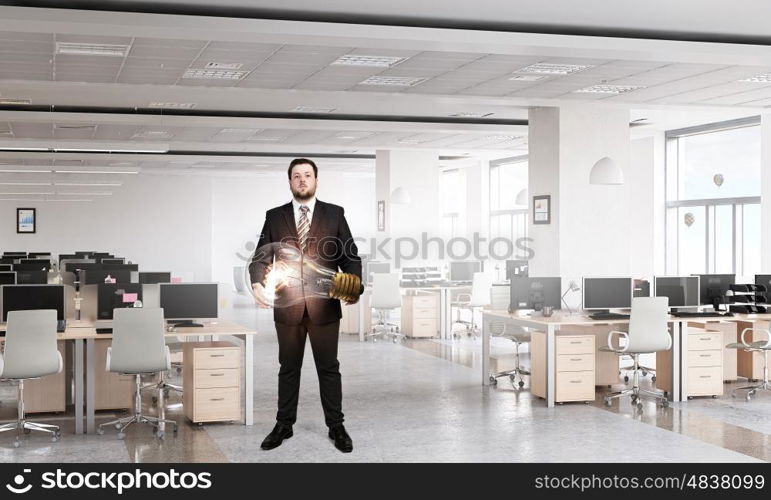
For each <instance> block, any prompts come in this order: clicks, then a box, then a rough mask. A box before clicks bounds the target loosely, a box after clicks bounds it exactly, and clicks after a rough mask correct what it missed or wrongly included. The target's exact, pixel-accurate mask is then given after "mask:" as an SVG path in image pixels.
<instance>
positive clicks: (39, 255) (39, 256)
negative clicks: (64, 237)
mask: <svg viewBox="0 0 771 500" xmlns="http://www.w3.org/2000/svg"><path fill="white" fill-rule="evenodd" d="M27 257H29V258H30V259H43V258H45V259H48V260H51V252H30V253H28V254H27Z"/></svg>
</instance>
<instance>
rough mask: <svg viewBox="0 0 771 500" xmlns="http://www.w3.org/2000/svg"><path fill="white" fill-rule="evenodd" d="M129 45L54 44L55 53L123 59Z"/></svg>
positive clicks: (129, 47)
mask: <svg viewBox="0 0 771 500" xmlns="http://www.w3.org/2000/svg"><path fill="white" fill-rule="evenodd" d="M130 49H131V46H130V45H112V44H107V43H70V42H56V53H57V54H67V55H77V56H109V57H125V56H126V55H127V54H128V52H129V50H130Z"/></svg>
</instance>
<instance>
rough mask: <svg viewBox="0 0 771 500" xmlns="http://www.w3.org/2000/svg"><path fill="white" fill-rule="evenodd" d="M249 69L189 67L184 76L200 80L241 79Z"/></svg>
mask: <svg viewBox="0 0 771 500" xmlns="http://www.w3.org/2000/svg"><path fill="white" fill-rule="evenodd" d="M247 73H248V71H235V70H229V69H188V70H187V71H185V74H184V75H182V78H187V79H198V80H240V79H242V78H243V77H245V76H246V74H247Z"/></svg>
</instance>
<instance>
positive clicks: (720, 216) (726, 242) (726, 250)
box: [710, 205, 734, 274]
mask: <svg viewBox="0 0 771 500" xmlns="http://www.w3.org/2000/svg"><path fill="white" fill-rule="evenodd" d="M714 214H715V215H714V218H715V223H714V224H713V226H712V227H713V230H714V233H715V236H714V242H715V243H714V245H715V251H714V259H713V262H712V268H711V269H710V271H712V272H714V273H717V274H731V273H733V272H734V255H733V244H734V239H733V226H734V225H733V205H719V206H716V207H715V211H714ZM710 239H712V238H710Z"/></svg>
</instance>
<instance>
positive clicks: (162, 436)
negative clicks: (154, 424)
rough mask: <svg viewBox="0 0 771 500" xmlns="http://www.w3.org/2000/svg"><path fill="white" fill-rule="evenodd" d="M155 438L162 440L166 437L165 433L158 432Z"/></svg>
mask: <svg viewBox="0 0 771 500" xmlns="http://www.w3.org/2000/svg"><path fill="white" fill-rule="evenodd" d="M156 437H157V438H158V439H163V438H164V437H166V433H165V432H163V431H161V432H159V433H158V434H156Z"/></svg>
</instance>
